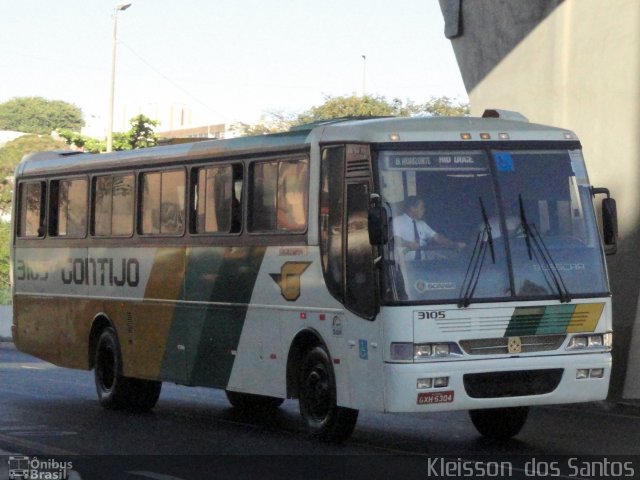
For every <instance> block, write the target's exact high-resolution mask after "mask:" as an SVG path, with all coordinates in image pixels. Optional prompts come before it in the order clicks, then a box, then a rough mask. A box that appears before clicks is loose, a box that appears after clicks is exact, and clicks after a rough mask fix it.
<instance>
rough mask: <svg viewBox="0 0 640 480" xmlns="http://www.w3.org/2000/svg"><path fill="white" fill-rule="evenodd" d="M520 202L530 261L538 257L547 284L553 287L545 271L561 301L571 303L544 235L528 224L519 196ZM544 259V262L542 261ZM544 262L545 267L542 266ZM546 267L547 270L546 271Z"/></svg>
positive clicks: (567, 290) (521, 218) (520, 196)
mask: <svg viewBox="0 0 640 480" xmlns="http://www.w3.org/2000/svg"><path fill="white" fill-rule="evenodd" d="M518 202H519V203H520V220H521V222H522V230H523V232H524V235H525V241H526V243H527V251H528V253H529V259H530V260H532V259H533V256H535V257H536V261H537V262H538V265H540V268H541V269H542V275H543V276H544V278H545V280H546V281H547V283H548V284H549V285H550V286H551V282H549V280H548V279H547V276H546V274H545V271H548V272H549V274H550V275H551V278H552V280H553V284H554V285H555V288H556V290H557V292H558V296H559V299H560V301H561V302H562V303H568V302H570V301H571V294H570V293H569V289H567V286H566V284H565V283H564V280H563V279H562V275H561V274H560V270H559V269H558V265H557V264H556V262H555V261H554V260H553V257H552V256H551V252H550V251H549V249H548V248H547V245H546V244H545V243H544V240H543V239H542V235H540V233H539V232H538V231H537V229H536V227H535V225H533V224H529V223H528V222H527V216H526V212H525V210H524V204H523V202H522V195H518ZM532 242H533V246H534V247H535V248H536V252H537V255H532V249H531V244H532ZM540 259H542V261H541V260H540ZM543 262H544V265H543V264H542V263H543ZM545 267H546V269H545Z"/></svg>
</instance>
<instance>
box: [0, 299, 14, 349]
mask: <svg viewBox="0 0 640 480" xmlns="http://www.w3.org/2000/svg"><path fill="white" fill-rule="evenodd" d="M12 318H13V311H12V308H11V305H0V341H5V340H11V324H12V323H13V320H12Z"/></svg>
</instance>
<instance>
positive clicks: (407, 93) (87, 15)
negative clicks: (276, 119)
mask: <svg viewBox="0 0 640 480" xmlns="http://www.w3.org/2000/svg"><path fill="white" fill-rule="evenodd" d="M121 1H122V0H121ZM118 3H121V2H119V1H117V0H116V1H111V0H20V1H9V0H0V102H5V101H7V100H9V99H11V98H14V97H24V96H40V97H44V98H47V99H50V100H64V101H66V102H70V103H73V104H74V105H76V106H78V107H80V108H81V110H82V112H83V115H84V117H85V121H86V122H87V124H88V127H89V132H88V133H92V132H100V131H101V132H104V127H105V126H106V123H107V118H108V103H109V80H110V71H111V45H112V26H113V20H112V14H113V11H114V7H115V6H116V4H118ZM131 3H132V5H131V6H130V7H129V8H128V9H127V10H124V11H120V12H119V13H118V16H117V57H116V83H115V107H114V129H115V130H116V131H119V130H126V129H128V127H127V126H126V125H127V121H128V119H130V118H131V117H133V116H134V115H136V114H138V113H145V114H146V115H148V116H150V117H152V118H156V119H159V120H161V121H162V122H163V125H162V126H163V127H169V126H170V125H169V124H170V123H172V124H173V126H177V124H179V118H182V119H183V123H184V124H185V125H186V124H188V123H190V124H192V125H206V124H215V123H227V124H231V123H235V122H245V123H255V122H256V121H258V120H259V119H260V117H261V116H262V115H266V114H268V113H271V112H281V113H286V114H296V113H300V112H302V111H305V110H308V109H309V108H311V107H312V106H314V105H320V104H322V103H323V102H324V100H325V98H326V97H327V96H339V95H351V94H357V95H360V94H362V92H363V89H364V92H365V93H367V94H370V95H382V96H385V97H386V98H387V99H389V100H390V99H392V98H400V99H402V100H407V99H410V100H413V101H414V102H417V103H420V102H425V101H427V100H428V99H429V98H431V97H433V96H442V95H446V96H449V97H453V98H456V99H459V100H462V101H467V100H468V97H467V95H466V92H465V89H464V85H463V83H462V79H461V76H460V72H459V70H458V66H457V63H456V61H455V57H454V55H453V50H452V48H451V44H450V42H449V40H447V39H446V38H445V36H444V33H443V32H444V22H443V19H442V15H441V13H440V7H439V3H438V0H394V1H393V2H390V1H388V0H384V1H383V0H322V1H311V0H227V1H221V0H180V1H177V0H173V1H170V0H131ZM363 56H365V58H364V59H363ZM162 129H163V128H159V129H158V130H162Z"/></svg>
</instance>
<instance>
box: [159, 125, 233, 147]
mask: <svg viewBox="0 0 640 480" xmlns="http://www.w3.org/2000/svg"><path fill="white" fill-rule="evenodd" d="M155 133H156V135H157V136H158V139H159V143H160V144H165V145H166V144H168V143H182V142H194V141H198V140H213V139H215V140H220V139H223V138H229V137H231V136H233V135H230V132H229V131H228V130H227V126H226V125H225V124H224V123H221V124H216V125H204V126H202V127H190V128H179V129H175V130H166V131H158V132H155Z"/></svg>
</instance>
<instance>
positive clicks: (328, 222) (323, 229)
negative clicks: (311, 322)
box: [319, 147, 344, 302]
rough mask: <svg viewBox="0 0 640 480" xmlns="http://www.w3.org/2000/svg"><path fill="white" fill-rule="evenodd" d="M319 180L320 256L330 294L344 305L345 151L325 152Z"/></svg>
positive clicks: (331, 150) (328, 150) (332, 150)
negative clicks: (343, 225)
mask: <svg viewBox="0 0 640 480" xmlns="http://www.w3.org/2000/svg"><path fill="white" fill-rule="evenodd" d="M320 175H321V178H320V219H319V221H320V252H321V258H322V270H323V272H324V279H325V283H326V284H327V288H328V289H329V292H331V294H332V295H333V296H334V297H335V298H337V299H338V300H339V301H340V302H342V301H343V297H344V294H343V285H344V279H343V262H342V218H343V205H344V200H343V198H344V147H330V148H325V149H324V150H323V151H322V163H321V173H320Z"/></svg>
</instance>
